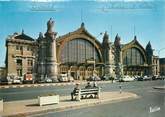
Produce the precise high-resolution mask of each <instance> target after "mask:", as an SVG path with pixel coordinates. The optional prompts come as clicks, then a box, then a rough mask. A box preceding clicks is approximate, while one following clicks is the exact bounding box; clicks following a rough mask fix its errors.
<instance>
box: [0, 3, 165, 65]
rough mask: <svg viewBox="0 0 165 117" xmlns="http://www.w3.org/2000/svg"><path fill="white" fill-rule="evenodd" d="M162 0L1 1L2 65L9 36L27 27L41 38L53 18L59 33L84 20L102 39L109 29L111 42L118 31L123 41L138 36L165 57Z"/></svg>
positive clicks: (73, 27)
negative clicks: (101, 33)
mask: <svg viewBox="0 0 165 117" xmlns="http://www.w3.org/2000/svg"><path fill="white" fill-rule="evenodd" d="M45 1H47V2H45ZM158 1H159V0H157V1H154V0H152V1H149V0H145V1H143V0H111V1H110V0H93V1H92V0H91V1H87V0H85V1H78V0H72V1H71V0H66V1H65V0H62V1H59V0H54V1H53V2H52V1H51V0H33V2H27V1H25V0H24V2H21V1H11V0H8V1H0V51H1V52H0V66H5V64H4V61H5V54H6V47H5V41H6V38H7V37H8V35H11V34H13V33H15V32H19V33H21V31H22V29H23V30H24V33H25V34H27V35H29V36H31V37H32V38H34V39H37V38H38V34H39V32H42V33H45V32H46V23H47V21H48V20H49V18H53V20H54V21H55V27H54V30H55V31H56V32H58V36H60V35H64V34H66V33H69V32H72V31H74V30H76V29H78V28H79V27H80V25H81V23H82V22H84V23H85V27H86V29H87V30H88V32H89V33H91V34H92V35H93V36H95V37H97V39H98V40H99V41H100V42H102V36H98V35H99V34H100V32H105V31H107V32H108V33H109V37H110V41H111V42H114V38H115V36H116V34H117V33H118V34H119V36H120V37H121V43H123V44H125V43H128V42H130V41H132V40H133V37H134V35H136V36H137V40H138V41H139V42H140V44H141V45H142V46H143V47H144V48H145V46H146V45H147V43H148V42H149V41H150V42H151V45H152V48H153V49H154V53H155V55H158V53H159V56H160V57H165V49H163V48H165V12H164V11H165V5H164V1H159V2H158ZM159 50H161V51H160V52H159Z"/></svg>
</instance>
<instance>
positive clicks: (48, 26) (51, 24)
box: [47, 18, 54, 33]
mask: <svg viewBox="0 0 165 117" xmlns="http://www.w3.org/2000/svg"><path fill="white" fill-rule="evenodd" d="M53 27H54V21H53V20H52V18H50V19H49V21H48V22H47V32H48V33H52V32H53Z"/></svg>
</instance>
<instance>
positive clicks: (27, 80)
mask: <svg viewBox="0 0 165 117" xmlns="http://www.w3.org/2000/svg"><path fill="white" fill-rule="evenodd" d="M23 83H34V80H33V75H32V74H29V73H27V74H24V76H23Z"/></svg>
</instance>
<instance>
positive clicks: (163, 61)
mask: <svg viewBox="0 0 165 117" xmlns="http://www.w3.org/2000/svg"><path fill="white" fill-rule="evenodd" d="M159 66H160V75H161V76H165V58H160V59H159Z"/></svg>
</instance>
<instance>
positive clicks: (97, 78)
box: [87, 76, 101, 81]
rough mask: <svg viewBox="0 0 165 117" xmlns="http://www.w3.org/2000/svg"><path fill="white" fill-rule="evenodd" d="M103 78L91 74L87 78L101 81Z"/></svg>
mask: <svg viewBox="0 0 165 117" xmlns="http://www.w3.org/2000/svg"><path fill="white" fill-rule="evenodd" d="M100 80H101V78H100V77H98V76H91V77H89V78H88V79H87V81H100Z"/></svg>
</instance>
